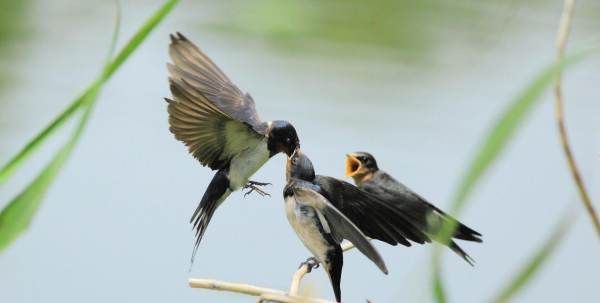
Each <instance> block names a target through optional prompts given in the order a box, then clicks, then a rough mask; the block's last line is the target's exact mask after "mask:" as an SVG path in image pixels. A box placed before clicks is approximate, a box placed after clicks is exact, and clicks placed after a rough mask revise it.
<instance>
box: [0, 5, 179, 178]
mask: <svg viewBox="0 0 600 303" xmlns="http://www.w3.org/2000/svg"><path fill="white" fill-rule="evenodd" d="M177 2H179V0H169V1H167V2H165V4H163V6H161V7H160V8H159V9H158V10H157V11H156V12H155V13H154V14H153V15H152V16H150V18H148V20H147V21H146V22H145V23H144V24H143V25H142V27H141V28H140V29H139V30H138V31H137V32H136V34H135V35H134V36H133V37H132V38H131V39H130V40H129V42H128V43H127V44H126V45H125V47H123V49H122V50H121V51H120V52H119V53H118V54H117V56H116V57H115V58H114V59H113V60H111V61H110V62H109V63H108V64H107V65H106V66H105V67H104V69H103V72H102V74H101V75H100V77H99V79H98V80H96V81H99V82H102V83H103V82H105V81H107V80H108V79H109V78H110V77H111V76H112V75H113V74H114V72H115V71H116V70H117V69H118V68H119V67H120V66H121V65H122V64H123V62H125V60H127V58H129V56H130V55H131V53H132V52H133V51H134V50H135V49H137V47H138V46H139V45H140V44H141V43H142V42H143V41H144V40H145V39H146V37H147V36H148V34H149V33H150V32H151V31H152V30H153V29H154V28H155V27H156V25H158V23H159V22H160V21H162V19H163V18H164V17H165V16H166V15H167V14H168V13H169V12H170V11H171V10H172V9H173V7H174V6H175V4H177ZM118 16H120V14H119V15H118ZM117 22H120V17H118V18H117ZM112 41H113V44H114V43H115V41H116V36H113V40H112ZM94 85H95V83H93V84H92V85H90V86H89V87H88V88H87V89H86V90H85V91H84V93H82V94H81V95H80V97H78V98H77V99H75V100H74V101H73V102H72V103H71V104H70V105H69V106H68V107H67V108H66V109H65V110H64V111H63V112H62V113H60V114H59V115H58V117H56V118H55V119H54V120H53V121H52V122H51V123H50V124H49V125H48V126H46V127H45V128H44V129H43V130H42V131H40V132H39V133H38V134H37V135H36V136H35V137H34V138H33V139H31V140H30V141H29V142H28V143H27V144H26V145H25V146H24V147H23V148H22V149H21V150H20V151H19V152H18V153H17V154H16V155H15V156H13V157H12V158H11V159H10V160H9V161H8V162H7V163H6V164H5V165H4V166H3V167H2V168H0V185H1V184H3V183H4V182H6V180H7V179H8V177H10V176H11V175H12V174H13V173H14V172H15V170H16V169H17V168H18V167H19V166H20V165H21V164H23V161H24V160H25V159H27V158H28V157H29V156H30V155H31V154H32V153H33V152H34V151H36V150H37V149H38V148H39V146H40V145H41V144H42V143H43V142H44V141H45V140H47V139H48V138H49V137H50V135H51V134H53V133H54V132H55V131H56V130H57V129H58V128H59V127H60V126H62V125H64V123H65V122H66V121H68V120H69V118H71V117H72V116H73V114H75V113H76V112H77V110H79V109H80V107H81V106H82V105H83V104H82V103H83V102H82V101H83V97H84V96H85V94H86V92H89V91H90V90H91V89H93V86H94Z"/></svg>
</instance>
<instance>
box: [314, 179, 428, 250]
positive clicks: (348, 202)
mask: <svg viewBox="0 0 600 303" xmlns="http://www.w3.org/2000/svg"><path fill="white" fill-rule="evenodd" d="M315 183H316V184H317V185H318V186H319V187H320V191H319V193H321V194H322V195H323V196H325V198H327V200H328V201H330V202H331V203H332V204H333V205H334V206H335V207H336V208H337V209H339V210H340V211H341V212H342V213H343V214H344V215H345V216H346V217H348V218H349V219H350V220H351V221H352V222H354V223H355V224H356V225H357V226H358V228H360V229H361V230H362V231H363V232H364V233H365V234H366V235H367V236H368V237H371V238H373V239H378V240H381V241H384V242H387V243H389V244H392V245H396V244H398V243H400V244H403V245H405V246H410V245H411V244H410V242H408V241H407V239H410V240H412V241H414V242H417V243H421V244H422V243H425V242H430V241H431V240H430V239H429V237H428V236H427V235H426V234H425V232H424V231H423V230H421V228H420V227H419V226H415V225H414V224H413V223H412V221H411V218H410V217H409V216H408V215H407V214H406V213H404V212H403V211H402V209H401V208H399V207H398V205H395V204H394V203H388V202H386V201H384V200H380V199H377V198H376V197H375V196H374V195H371V194H369V193H368V192H366V191H363V190H361V189H359V188H357V187H356V186H354V185H352V184H350V183H348V182H344V181H341V180H338V179H335V178H332V177H327V176H317V178H316V179H315Z"/></svg>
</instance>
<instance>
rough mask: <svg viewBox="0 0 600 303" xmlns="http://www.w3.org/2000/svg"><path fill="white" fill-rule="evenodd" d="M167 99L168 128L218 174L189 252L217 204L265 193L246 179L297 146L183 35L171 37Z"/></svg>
mask: <svg viewBox="0 0 600 303" xmlns="http://www.w3.org/2000/svg"><path fill="white" fill-rule="evenodd" d="M169 55H170V57H171V60H172V61H173V62H172V63H169V64H168V65H167V67H168V69H169V74H170V75H169V84H170V89H171V94H172V95H173V97H172V98H166V100H167V102H168V104H169V105H168V112H169V124H170V130H171V132H172V133H173V134H174V135H175V138H177V139H178V140H180V141H182V142H183V143H184V144H185V145H186V146H187V147H188V150H189V152H190V153H191V154H193V155H194V157H195V158H196V159H198V161H200V163H201V164H202V165H203V166H207V165H208V167H210V168H211V169H212V170H216V171H217V173H216V174H215V176H214V177H213V179H212V181H211V182H210V184H209V185H208V188H207V189H206V192H204V195H203V196H202V200H201V201H200V204H199V205H198V207H197V208H196V211H195V212H194V214H193V216H192V219H191V222H193V224H194V228H195V229H196V243H195V245H194V251H193V253H192V263H193V261H194V255H195V253H196V250H197V249H198V246H199V245H200V241H201V240H202V236H203V235H204V232H205V231H206V227H207V226H208V223H209V222H210V219H211V218H212V216H213V214H214V212H215V210H216V209H217V207H218V206H219V205H220V204H221V203H223V201H225V199H226V198H227V197H228V196H229V195H230V194H231V193H232V192H233V191H236V190H238V189H240V188H242V187H244V188H248V189H249V192H248V193H250V192H252V191H257V192H258V193H261V194H263V195H264V194H266V193H265V192H263V191H262V190H260V189H259V188H258V187H257V186H261V185H266V184H268V183H260V182H255V181H249V178H250V177H251V176H252V175H253V174H254V173H255V172H256V171H257V170H258V169H259V168H260V167H262V166H263V164H265V162H267V160H268V159H269V158H271V157H273V156H274V155H276V154H278V153H280V152H283V153H286V154H287V155H288V156H290V155H291V154H292V152H293V151H294V150H295V149H296V148H298V147H299V146H300V140H299V139H298V135H297V134H296V129H295V128H294V126H292V124H290V123H289V122H287V121H269V122H262V121H261V120H260V118H259V116H258V113H257V112H256V109H255V106H254V100H252V97H251V96H250V95H249V94H247V93H243V92H242V91H241V90H240V89H239V88H238V87H237V86H236V85H235V84H233V82H231V80H229V78H228V77H227V76H226V75H225V74H224V73H223V72H222V71H221V69H219V67H218V66H216V65H215V64H214V63H213V62H212V61H211V60H210V58H208V56H206V55H205V54H204V53H202V51H200V49H199V48H198V47H197V46H196V45H194V44H193V43H192V42H190V41H189V40H188V39H187V38H186V37H184V36H183V35H182V34H180V33H177V34H176V35H171V45H170V46H169Z"/></svg>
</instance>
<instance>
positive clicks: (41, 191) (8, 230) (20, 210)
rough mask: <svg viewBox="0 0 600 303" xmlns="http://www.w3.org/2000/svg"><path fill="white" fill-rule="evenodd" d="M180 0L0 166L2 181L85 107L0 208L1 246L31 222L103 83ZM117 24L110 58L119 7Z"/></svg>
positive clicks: (166, 7) (169, 3)
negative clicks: (41, 165) (39, 168)
mask: <svg viewBox="0 0 600 303" xmlns="http://www.w3.org/2000/svg"><path fill="white" fill-rule="evenodd" d="M177 2H178V0H171V1H167V2H166V3H165V4H164V5H163V6H162V7H161V8H160V9H159V10H158V11H157V12H156V13H154V14H153V15H152V16H151V17H150V18H149V19H148V20H147V21H146V23H144V25H143V26H142V27H141V28H140V29H139V30H138V32H137V33H136V34H135V35H134V36H133V37H132V38H131V39H130V41H129V42H128V43H127V44H126V45H125V47H124V48H123V49H122V50H121V51H120V52H119V54H118V55H117V56H116V57H115V58H114V59H113V60H108V61H107V63H106V64H105V66H104V68H103V71H102V73H101V75H100V76H99V77H98V79H96V80H95V81H93V82H92V84H91V85H90V86H89V87H88V88H87V89H86V90H85V91H84V92H83V94H82V95H81V96H80V97H79V98H77V99H75V101H73V102H72V103H71V105H70V106H69V107H68V108H67V109H66V110H65V111H64V112H63V113H61V114H60V115H59V116H58V117H57V118H56V119H55V120H54V121H53V122H52V123H51V124H50V125H49V126H48V127H47V128H45V129H44V130H42V131H41V132H40V133H39V134H38V135H37V136H36V137H35V138H34V139H33V140H32V141H31V142H30V143H28V144H27V145H26V146H25V148H24V149H23V150H21V151H20V152H19V153H18V154H17V155H16V156H15V157H13V159H11V161H9V163H8V164H7V165H6V166H5V167H4V168H2V170H0V184H1V183H2V182H3V181H4V180H5V179H6V178H7V177H8V176H9V175H10V174H11V173H12V172H13V171H14V170H15V168H17V167H18V166H19V165H20V164H21V162H22V161H23V160H24V159H26V158H27V157H28V156H29V155H30V154H31V152H33V151H34V150H35V149H36V148H37V147H38V146H39V144H41V143H42V142H43V141H44V140H46V139H47V138H48V136H49V135H50V134H51V133H52V132H54V131H55V130H56V129H57V128H58V127H59V126H61V125H62V124H64V122H65V121H66V120H68V118H70V117H71V116H73V114H74V113H76V112H78V111H79V110H80V109H81V110H83V114H82V116H81V118H80V120H79V122H78V124H77V128H76V129H75V131H74V133H73V135H72V136H71V138H70V139H69V140H68V141H67V142H66V143H65V145H63V146H62V148H61V149H60V150H59V151H58V152H57V153H56V154H55V156H54V158H53V159H52V160H51V161H50V163H49V164H48V165H47V166H46V167H45V168H44V169H43V170H42V172H41V173H40V174H39V175H38V176H37V177H36V178H35V179H34V180H33V182H31V183H30V184H29V185H28V186H27V187H26V188H25V190H23V191H22V192H21V193H20V194H19V195H17V197H15V198H14V199H13V200H12V201H11V202H10V203H9V204H8V205H7V206H6V207H5V208H4V209H3V210H2V212H0V250H3V249H5V248H6V247H8V246H9V245H10V244H11V243H12V242H13V241H14V240H15V239H16V238H17V237H18V236H19V235H20V234H21V233H23V232H24V231H25V230H26V229H27V228H28V227H29V225H30V224H31V222H32V220H33V218H34V216H35V214H36V212H37V210H38V208H39V206H40V204H41V201H42V199H43V198H44V196H45V194H46V192H47V191H48V189H49V187H50V185H51V184H52V182H53V181H54V179H55V177H56V176H57V175H58V173H59V171H60V169H61V168H62V166H63V165H64V163H65V162H66V160H67V159H68V157H69V156H70V154H71V152H72V151H73V149H74V147H75V145H76V143H77V141H78V140H79V138H80V136H81V133H82V132H83V129H84V128H85V125H86V124H87V122H88V119H89V115H90V113H91V110H92V108H93V106H94V104H95V102H96V100H97V96H98V93H99V92H100V90H101V88H102V85H103V84H104V83H105V82H106V81H107V80H108V79H109V78H110V76H111V75H112V74H113V73H114V72H115V71H116V70H117V69H118V68H119V67H120V66H121V65H122V64H123V62H125V61H126V60H127V58H128V57H129V55H131V53H133V51H134V50H135V49H137V47H138V46H139V45H140V44H141V43H142V41H144V39H145V38H146V37H147V36H148V34H149V33H150V32H151V31H152V29H154V27H156V25H158V23H159V22H160V21H161V20H162V19H163V18H164V17H165V16H166V15H167V13H168V12H170V11H171V10H172V8H173V7H174V5H175V4H176V3H177ZM116 24H117V25H116V27H117V28H116V29H115V31H114V32H113V37H112V40H111V47H110V51H109V56H108V58H111V57H112V52H113V50H114V45H115V44H116V41H117V33H118V27H119V26H120V11H119V10H117V18H116Z"/></svg>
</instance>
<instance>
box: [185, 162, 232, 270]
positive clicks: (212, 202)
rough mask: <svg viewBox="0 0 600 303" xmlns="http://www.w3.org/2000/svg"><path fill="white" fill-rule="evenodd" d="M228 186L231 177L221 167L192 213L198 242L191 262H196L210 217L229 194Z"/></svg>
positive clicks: (192, 221)
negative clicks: (195, 258)
mask: <svg viewBox="0 0 600 303" xmlns="http://www.w3.org/2000/svg"><path fill="white" fill-rule="evenodd" d="M228 188H229V179H228V178H227V173H226V171H225V170H222V169H221V170H219V171H217V173H216V174H215V176H214V177H213V179H212V180H211V181H210V184H209V185H208V188H207V189H206V192H204V195H203V196H202V200H201V201H200V204H198V207H197V208H196V210H195V211H194V214H193V215H192V218H191V220H190V223H193V224H194V229H195V230H196V243H195V244H194V250H193V251H192V257H191V264H193V263H194V257H195V256H196V252H197V251H198V247H199V246H200V242H201V241H202V237H203V236H204V232H206V228H207V227H208V223H210V219H211V218H212V216H213V215H214V213H215V210H216V209H217V207H219V205H220V204H221V202H222V201H224V200H225V198H227V196H228V195H229V193H228Z"/></svg>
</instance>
